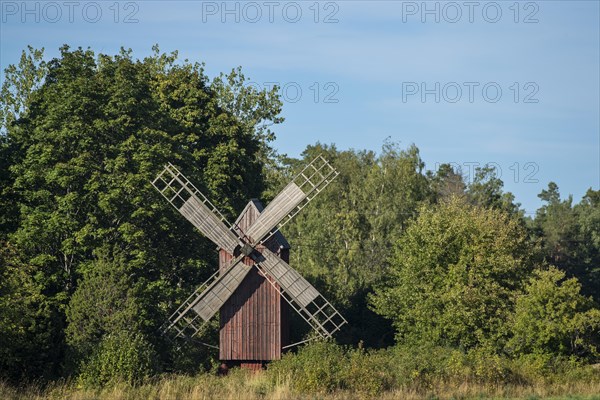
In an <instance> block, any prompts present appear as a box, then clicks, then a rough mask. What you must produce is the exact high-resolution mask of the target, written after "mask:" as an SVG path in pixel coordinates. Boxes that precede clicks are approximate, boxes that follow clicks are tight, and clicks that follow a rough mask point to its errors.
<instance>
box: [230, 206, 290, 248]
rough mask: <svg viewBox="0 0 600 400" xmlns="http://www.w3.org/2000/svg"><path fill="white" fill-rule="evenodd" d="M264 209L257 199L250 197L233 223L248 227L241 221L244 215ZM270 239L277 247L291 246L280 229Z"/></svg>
mask: <svg viewBox="0 0 600 400" xmlns="http://www.w3.org/2000/svg"><path fill="white" fill-rule="evenodd" d="M264 209H265V207H264V206H263V204H262V202H261V201H260V200H259V199H251V200H250V201H249V202H248V204H246V207H244V209H243V210H242V212H241V213H240V216H239V217H238V218H237V219H236V220H235V225H240V227H242V229H247V228H248V227H247V226H244V225H245V224H244V221H243V220H244V219H245V217H246V214H248V213H249V212H251V211H255V212H256V213H257V214H260V213H261V212H262V211H263V210H264ZM271 240H275V242H276V243H277V244H278V245H279V247H282V248H284V249H289V248H291V246H290V244H289V243H288V241H287V240H286V238H285V237H284V236H283V234H282V233H281V232H280V231H277V232H275V234H274V235H273V237H272V238H271Z"/></svg>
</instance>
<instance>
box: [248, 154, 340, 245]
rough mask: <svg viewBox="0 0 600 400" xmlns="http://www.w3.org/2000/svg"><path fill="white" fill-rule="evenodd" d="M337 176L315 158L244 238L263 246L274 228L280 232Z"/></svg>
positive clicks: (318, 158) (326, 165) (249, 229)
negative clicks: (262, 243) (261, 243)
mask: <svg viewBox="0 0 600 400" xmlns="http://www.w3.org/2000/svg"><path fill="white" fill-rule="evenodd" d="M337 175H338V172H337V171H336V170H335V169H334V168H333V167H332V166H331V165H330V164H329V163H328V162H327V160H325V159H324V158H323V157H322V156H318V157H316V158H315V159H314V160H312V161H311V162H310V164H308V165H307V166H306V167H304V169H303V170H302V171H300V173H299V174H298V175H296V176H295V177H294V179H292V181H291V182H290V183H289V184H288V185H287V186H286V187H285V188H284V189H283V190H282V191H281V192H280V193H279V194H278V195H277V196H275V198H274V199H273V200H272V201H271V202H270V203H269V205H268V206H267V208H265V210H264V211H263V212H262V213H260V215H259V217H258V218H257V219H256V221H254V224H252V226H251V227H250V228H248V230H247V231H246V232H243V234H244V235H245V236H247V237H249V238H251V239H252V241H253V243H257V242H259V241H260V242H265V241H266V240H267V239H269V237H271V235H270V234H269V233H273V232H274V228H277V229H280V228H281V227H282V226H283V225H285V224H286V223H287V222H288V221H289V220H291V219H292V218H293V217H294V216H295V215H296V214H297V213H298V212H299V211H300V210H302V209H303V208H304V207H305V206H306V205H307V204H308V203H309V202H310V201H311V200H312V199H313V198H314V196H316V195H317V194H318V193H319V192H321V190H323V189H324V188H325V186H327V185H328V184H329V183H330V182H331V181H332V180H333V179H334V178H335V177H336V176H337ZM267 234H269V235H267ZM265 235H267V236H265Z"/></svg>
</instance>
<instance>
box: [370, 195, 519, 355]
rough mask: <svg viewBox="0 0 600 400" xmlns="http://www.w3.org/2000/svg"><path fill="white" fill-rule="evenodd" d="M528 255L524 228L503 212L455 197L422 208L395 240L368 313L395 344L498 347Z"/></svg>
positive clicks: (503, 335) (503, 334)
mask: <svg viewBox="0 0 600 400" xmlns="http://www.w3.org/2000/svg"><path fill="white" fill-rule="evenodd" d="M530 253H531V247H530V245H529V242H528V240H527V234H526V232H525V230H524V228H523V227H522V226H521V224H520V223H519V221H518V220H516V219H514V218H511V217H510V216H509V215H507V214H505V213H503V212H502V211H500V210H494V209H486V208H481V207H477V206H472V205H470V204H468V203H466V202H465V200H464V199H460V198H452V199H451V200H449V201H446V202H442V203H440V204H439V205H436V206H433V207H427V206H424V207H422V208H421V210H420V214H419V217H418V218H417V219H416V220H415V221H414V223H413V224H412V225H410V226H409V227H408V228H407V230H406V233H405V234H404V235H403V236H402V237H401V238H400V239H399V240H398V242H397V244H396V246H395V249H394V254H393V256H392V261H391V266H390V269H389V271H388V274H389V276H388V280H387V282H386V283H385V284H384V285H382V286H381V287H380V288H378V289H377V290H376V293H375V295H373V296H372V297H371V301H372V305H373V308H374V309H375V310H376V311H377V312H378V313H380V314H381V315H383V316H385V317H387V318H389V319H391V320H392V321H393V324H394V326H395V328H396V329H397V338H398V340H399V341H400V342H406V341H409V342H415V341H425V342H430V343H433V344H438V345H443V346H451V347H458V348H461V349H465V350H467V349H470V348H473V347H476V346H480V345H484V344H488V343H494V344H495V346H499V345H500V344H501V343H502V340H503V338H504V337H505V336H506V332H505V321H506V320H507V318H508V316H509V315H510V312H511V310H512V309H513V306H514V293H515V291H517V290H519V289H520V287H521V285H522V281H523V279H524V277H525V276H527V273H528V271H529V270H530V268H531V265H530Z"/></svg>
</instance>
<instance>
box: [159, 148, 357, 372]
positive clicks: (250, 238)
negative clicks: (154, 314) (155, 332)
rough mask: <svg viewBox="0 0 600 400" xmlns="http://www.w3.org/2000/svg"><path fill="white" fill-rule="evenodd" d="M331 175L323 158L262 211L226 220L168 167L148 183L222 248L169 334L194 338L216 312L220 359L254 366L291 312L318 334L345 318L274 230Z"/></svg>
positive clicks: (284, 342)
mask: <svg viewBox="0 0 600 400" xmlns="http://www.w3.org/2000/svg"><path fill="white" fill-rule="evenodd" d="M336 176H337V172H336V171H335V170H334V169H333V167H331V165H330V164H329V163H328V162H327V161H326V160H325V159H324V158H323V157H321V156H319V157H317V158H315V159H314V160H313V161H312V162H311V163H310V164H308V165H307V166H306V167H305V168H304V169H303V170H302V171H301V172H300V173H299V174H298V175H296V177H294V179H292V181H291V182H290V183H289V184H288V185H287V186H286V187H285V188H284V189H283V190H282V191H281V192H280V193H279V194H278V195H277V196H275V198H274V199H273V200H272V201H271V203H269V205H268V206H267V207H266V208H265V209H264V210H263V208H262V204H260V202H259V201H257V200H252V201H250V203H248V205H247V206H246V208H245V209H244V211H243V212H242V213H241V214H240V216H239V218H238V219H237V221H236V222H235V223H234V224H233V225H231V224H229V223H228V222H227V220H226V219H225V218H224V217H223V216H222V215H221V213H220V212H219V211H218V210H217V209H216V207H215V206H213V205H212V204H211V203H210V201H209V200H208V199H207V198H206V197H205V196H204V195H203V194H202V193H201V192H200V191H199V190H198V189H196V187H195V186H194V185H193V184H192V183H191V182H190V181H189V180H187V179H186V178H185V177H184V176H183V174H181V172H179V171H178V170H177V169H176V168H175V167H174V166H173V165H171V164H168V165H166V166H165V167H164V169H163V170H162V172H161V173H160V174H159V175H158V176H157V177H156V179H154V181H152V184H153V185H154V187H155V188H156V189H157V190H158V191H159V192H160V193H161V194H162V195H163V196H164V197H165V198H166V199H167V200H168V201H169V203H171V204H172V205H173V206H174V207H175V208H176V209H177V210H178V211H179V212H180V213H181V214H182V215H183V216H184V217H185V218H186V219H187V220H188V221H190V222H191V223H192V224H193V225H194V226H195V227H196V228H198V230H200V232H202V234H204V235H205V236H206V237H208V238H209V239H211V240H212V241H213V242H214V243H215V244H216V245H217V246H218V247H219V249H220V253H219V264H220V265H219V269H218V270H217V271H216V272H215V273H214V274H213V275H212V276H211V277H210V278H209V279H208V280H207V281H206V282H205V283H204V284H203V285H201V286H200V287H199V288H198V289H197V290H196V291H195V292H194V293H192V295H191V296H189V297H188V299H187V300H186V301H185V302H184V303H183V304H181V306H180V307H179V308H178V309H177V310H176V311H175V312H174V313H173V314H172V315H171V317H170V318H169V320H168V321H167V323H165V325H164V328H163V331H164V332H165V333H166V332H173V333H174V336H175V337H184V338H185V337H188V338H189V337H193V336H195V335H196V334H197V333H198V332H199V330H200V328H201V327H202V325H203V324H205V323H206V322H208V321H209V320H210V319H211V318H212V317H213V316H214V315H215V314H216V312H217V311H219V310H220V311H221V312H220V325H221V330H220V346H219V349H220V358H221V359H222V360H223V361H229V362H237V363H239V364H245V365H246V366H250V367H256V366H259V365H262V364H263V363H265V362H267V361H269V360H273V359H278V358H280V357H281V352H282V350H283V349H284V348H286V347H290V346H293V345H294V344H292V345H290V344H289V343H288V341H289V334H288V329H289V322H288V321H289V317H288V311H289V309H290V308H291V309H293V310H295V311H296V312H297V313H298V314H300V316H302V318H303V319H304V320H305V321H306V322H307V323H308V324H310V326H312V328H313V329H314V330H315V331H316V333H317V334H318V335H319V336H321V337H324V338H328V337H331V336H332V335H333V334H334V333H335V332H336V331H338V330H339V329H340V328H341V326H342V325H343V324H345V323H346V320H345V319H344V318H343V317H342V316H341V315H340V314H339V313H338V311H337V310H336V309H335V308H334V307H333V306H332V305H331V304H330V303H329V302H328V301H327V300H326V299H325V298H324V297H323V296H322V295H321V294H320V293H319V292H318V291H317V290H316V289H315V288H314V287H313V286H312V285H311V284H310V283H309V282H308V281H307V280H306V279H304V278H303V277H302V276H301V275H300V274H299V273H298V272H297V271H296V270H294V269H293V268H291V267H290V266H289V264H288V261H289V247H290V246H289V244H288V243H287V241H286V240H285V238H284V237H283V235H281V233H280V232H279V228H281V227H282V226H283V225H285V224H286V223H287V222H288V221H290V220H291V219H292V218H293V217H294V216H295V215H296V214H297V213H298V212H299V211H300V210H301V209H302V208H304V207H305V206H306V204H308V203H309V202H310V201H311V200H312V199H313V198H314V196H316V195H317V194H318V193H319V192H320V191H322V190H323V188H325V187H326V186H327V185H328V184H329V183H330V182H331V180H332V179H334V178H335V177H336Z"/></svg>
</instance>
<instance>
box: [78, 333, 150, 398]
mask: <svg viewBox="0 0 600 400" xmlns="http://www.w3.org/2000/svg"><path fill="white" fill-rule="evenodd" d="M155 360H156V354H155V352H154V349H153V347H152V346H151V345H150V343H148V341H147V340H146V339H145V338H144V336H143V335H142V334H140V333H139V332H129V331H121V332H118V333H116V334H109V335H106V336H105V337H104V338H103V339H102V341H101V342H100V345H99V347H98V348H97V349H96V351H95V352H94V353H93V355H92V356H91V357H90V358H89V359H88V360H87V361H85V362H84V363H83V365H82V367H81V372H80V374H79V379H80V382H81V383H82V384H83V385H84V386H93V387H99V386H104V385H106V384H114V383H117V382H125V383H129V384H138V383H141V382H143V381H144V379H146V378H148V377H149V376H151V375H152V373H153V372H154V371H155Z"/></svg>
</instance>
